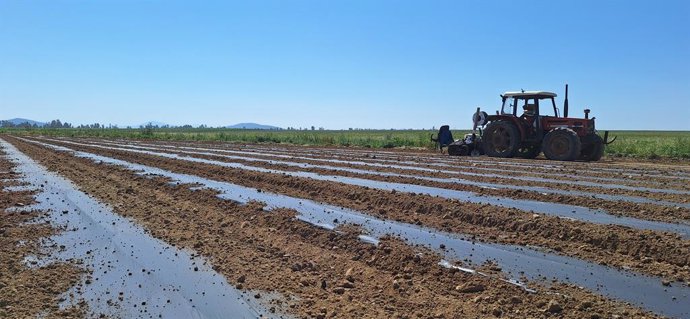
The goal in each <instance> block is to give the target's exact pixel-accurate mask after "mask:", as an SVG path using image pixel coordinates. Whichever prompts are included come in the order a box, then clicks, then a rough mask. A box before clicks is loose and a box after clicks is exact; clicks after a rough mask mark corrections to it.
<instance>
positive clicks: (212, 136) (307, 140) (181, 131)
mask: <svg viewBox="0 0 690 319" xmlns="http://www.w3.org/2000/svg"><path fill="white" fill-rule="evenodd" d="M466 132H467V131H464V130H462V131H461V130H455V131H453V133H454V134H453V136H454V137H455V138H456V139H459V138H462V136H463V134H465V133H466ZM0 133H10V134H31V135H44V136H66V137H104V138H126V139H157V140H174V141H224V142H242V143H286V144H295V145H325V146H356V147H366V148H394V147H409V148H422V149H433V148H434V144H433V143H432V142H431V140H430V136H431V134H434V135H435V133H436V132H435V131H431V130H342V131H330V130H309V131H305V130H240V129H224V128H154V129H151V128H144V129H114V128H105V129H103V128H99V129H96V128H93V129H78V128H0ZM610 135H611V137H613V136H617V137H618V138H617V139H616V141H615V142H614V143H613V144H611V145H609V146H607V147H606V155H607V156H614V157H619V156H620V157H638V158H648V159H662V158H668V159H690V131H612V132H611V133H610Z"/></svg>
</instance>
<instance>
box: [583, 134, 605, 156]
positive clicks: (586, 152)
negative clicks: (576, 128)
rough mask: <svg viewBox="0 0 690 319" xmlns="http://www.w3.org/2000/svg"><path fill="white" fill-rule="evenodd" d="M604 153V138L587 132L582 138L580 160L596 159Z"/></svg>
mask: <svg viewBox="0 0 690 319" xmlns="http://www.w3.org/2000/svg"><path fill="white" fill-rule="evenodd" d="M603 155H604V140H603V139H602V138H601V136H599V135H596V134H589V135H587V136H585V137H583V138H582V151H580V158H579V159H580V160H583V161H598V160H600V159H601V156H603Z"/></svg>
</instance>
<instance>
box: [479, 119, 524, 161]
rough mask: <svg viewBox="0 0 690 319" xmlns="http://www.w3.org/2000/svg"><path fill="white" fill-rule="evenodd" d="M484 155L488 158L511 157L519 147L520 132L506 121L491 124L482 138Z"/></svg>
mask: <svg viewBox="0 0 690 319" xmlns="http://www.w3.org/2000/svg"><path fill="white" fill-rule="evenodd" d="M482 143H483V145H484V153H486V155H488V156H490V157H513V156H515V153H517V151H518V148H519V147H520V131H518V128H517V127H516V126H515V125H514V124H513V123H510V122H507V121H496V122H491V123H490V124H489V125H487V126H486V129H485V130H484V136H483V137H482Z"/></svg>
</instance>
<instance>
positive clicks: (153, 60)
mask: <svg viewBox="0 0 690 319" xmlns="http://www.w3.org/2000/svg"><path fill="white" fill-rule="evenodd" d="M566 82H567V83H569V84H570V106H571V115H578V116H579V115H581V114H582V110H583V109H584V108H585V107H587V108H591V109H592V115H593V116H596V117H597V120H598V122H597V126H598V127H599V128H600V129H672V130H690V1H459V0H456V1H373V0H366V1H357V0H351V1H337V0H333V1H261V0H259V1H243V2H231V1H217V2H216V1H126V0H119V1H115V0H113V1H59V0H58V1H7V0H0V119H8V118H13V117H24V118H30V119H36V120H50V119H56V118H59V119H61V120H63V121H65V120H66V121H69V122H72V123H93V122H99V123H106V124H107V123H113V124H119V125H135V124H140V123H144V122H146V121H151V120H154V121H161V122H166V123H170V124H186V123H189V124H202V123H205V124H208V125H212V126H219V125H229V124H234V123H238V122H258V123H264V124H272V125H277V126H282V127H287V126H293V127H307V126H311V125H315V126H317V127H319V126H322V127H326V128H329V129H346V128H349V127H361V128H430V127H432V126H436V127H438V126H439V125H441V124H450V125H451V127H454V128H466V127H470V126H471V121H470V118H471V114H472V113H473V112H474V110H475V108H476V107H477V106H481V107H482V108H483V109H485V110H486V111H488V112H493V111H495V110H496V109H497V108H498V107H500V98H499V94H500V93H502V92H503V91H508V90H519V89H525V90H536V89H539V90H549V91H555V92H556V93H558V94H559V98H558V100H559V103H561V102H562V100H561V98H562V93H563V85H564V84H565V83H566Z"/></svg>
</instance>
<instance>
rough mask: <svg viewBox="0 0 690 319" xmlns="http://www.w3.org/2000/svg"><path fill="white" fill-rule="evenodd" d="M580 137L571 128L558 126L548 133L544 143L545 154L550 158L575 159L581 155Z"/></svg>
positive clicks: (558, 159) (560, 159)
mask: <svg viewBox="0 0 690 319" xmlns="http://www.w3.org/2000/svg"><path fill="white" fill-rule="evenodd" d="M581 146H582V144H581V143H580V138H579V137H578V136H577V133H575V131H573V130H571V129H569V128H556V129H554V130H553V131H551V132H549V133H548V134H546V137H544V141H543V143H542V150H543V151H544V156H546V158H548V159H550V160H556V161H573V160H575V159H577V157H578V156H579V155H580V148H581Z"/></svg>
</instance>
